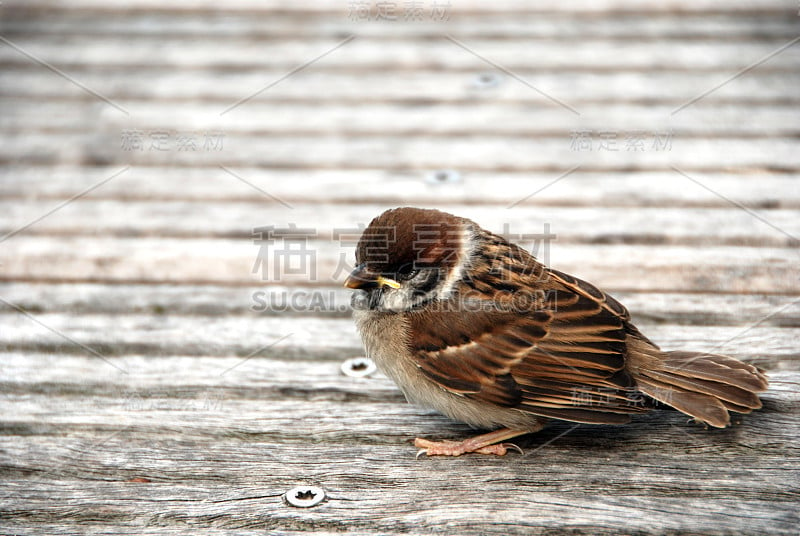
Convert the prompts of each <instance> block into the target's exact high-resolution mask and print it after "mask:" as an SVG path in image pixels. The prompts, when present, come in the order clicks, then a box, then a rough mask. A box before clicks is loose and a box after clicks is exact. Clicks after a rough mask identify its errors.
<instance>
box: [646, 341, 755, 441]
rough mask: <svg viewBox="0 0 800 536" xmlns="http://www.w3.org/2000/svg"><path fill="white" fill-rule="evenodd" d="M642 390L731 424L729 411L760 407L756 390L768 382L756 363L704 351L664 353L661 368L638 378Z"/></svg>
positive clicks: (711, 419)
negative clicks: (750, 363)
mask: <svg viewBox="0 0 800 536" xmlns="http://www.w3.org/2000/svg"><path fill="white" fill-rule="evenodd" d="M636 382H637V385H638V387H639V390H640V391H642V392H643V393H645V394H646V395H648V396H650V397H652V398H654V399H656V400H658V401H659V402H663V403H664V404H667V405H669V406H672V407H673V408H675V409H677V410H679V411H682V412H683V413H686V414H687V415H691V416H692V417H694V418H696V419H698V420H700V421H703V422H705V423H707V424H709V425H711V426H715V427H718V428H724V427H725V426H727V425H729V424H730V415H729V414H728V411H735V412H737V413H750V411H752V410H754V409H758V408H760V407H761V401H760V400H759V398H758V395H757V393H760V392H762V391H765V390H766V389H767V386H768V381H767V378H766V376H765V375H764V373H763V372H762V371H761V370H759V369H758V368H756V367H754V366H753V365H749V364H747V363H743V362H741V361H739V360H737V359H734V358H732V357H727V356H723V355H716V354H704V353H701V352H683V351H678V352H665V353H664V354H663V361H662V362H661V366H660V367H659V369H658V370H652V369H646V370H641V371H640V372H639V376H638V377H637V379H636Z"/></svg>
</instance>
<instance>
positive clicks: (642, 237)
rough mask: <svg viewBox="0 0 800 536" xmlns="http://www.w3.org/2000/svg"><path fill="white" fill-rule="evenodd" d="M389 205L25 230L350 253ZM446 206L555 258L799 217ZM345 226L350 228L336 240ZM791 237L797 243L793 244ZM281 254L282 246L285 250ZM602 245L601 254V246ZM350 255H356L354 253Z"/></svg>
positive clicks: (737, 235) (146, 211) (705, 236)
mask: <svg viewBox="0 0 800 536" xmlns="http://www.w3.org/2000/svg"><path fill="white" fill-rule="evenodd" d="M354 187H356V186H355V185H354ZM53 204H54V202H53V201H25V202H23V203H21V202H20V200H18V199H14V200H8V201H4V200H2V199H0V214H2V215H3V216H2V217H0V236H2V235H5V234H7V233H13V232H14V231H15V230H17V229H20V228H22V227H24V226H26V225H27V224H29V223H30V222H31V220H32V219H33V218H34V217H35V215H39V214H46V213H47V212H48V211H49V210H51V209H52V208H53ZM386 208H387V207H385V206H383V205H371V204H367V203H360V204H352V203H347V204H336V205H330V206H323V207H320V206H319V205H318V204H310V203H308V202H303V203H302V204H296V203H295V204H292V205H291V208H289V207H286V206H283V205H280V204H275V205H265V204H264V203H210V202H201V203H191V202H185V201H134V202H131V201H122V200H121V201H95V200H77V201H74V202H73V203H71V204H69V205H67V206H65V207H64V208H63V209H61V210H59V211H58V215H57V216H54V217H52V218H45V219H43V220H42V221H41V222H37V223H36V224H35V225H33V226H31V227H30V228H26V229H25V231H24V233H25V235H26V236H80V235H88V236H98V235H102V236H106V237H109V236H120V237H131V236H138V237H163V238H184V237H185V238H204V237H217V238H239V239H243V240H251V239H253V232H254V231H253V229H254V228H256V227H262V226H264V225H274V226H275V227H276V228H286V227H287V226H288V225H289V224H290V223H294V224H297V225H298V226H299V227H302V228H311V229H312V230H313V234H312V236H316V237H318V238H320V239H327V240H332V241H333V244H334V245H338V244H339V243H340V238H344V239H347V240H348V241H350V243H349V244H348V243H347V242H344V243H342V245H343V246H346V247H350V248H352V246H353V245H354V243H353V241H354V240H355V239H356V238H357V237H358V235H359V230H358V228H359V226H366V225H367V224H368V223H369V222H370V221H371V220H372V218H374V217H375V216H377V215H378V214H380V213H381V212H383V211H384V210H385V209H386ZM443 208H446V210H447V211H449V212H452V213H453V214H458V215H459V216H464V217H468V218H471V219H473V220H475V221H476V222H479V224H480V225H481V226H482V227H484V228H486V229H488V230H490V231H492V232H494V233H497V234H501V235H502V234H505V235H508V236H509V239H511V240H512V241H515V242H518V243H519V244H520V245H522V246H523V247H525V248H526V249H527V250H529V251H530V250H532V248H535V251H536V252H537V254H538V255H540V256H541V255H542V252H543V251H547V252H549V251H551V250H552V249H554V248H559V247H560V246H561V245H562V244H572V243H589V244H631V245H636V244H641V245H649V244H671V245H694V246H697V245H703V246H708V245H742V246H755V247H767V246H771V247H800V217H799V216H800V211H798V210H796V209H791V210H788V209H771V210H764V211H761V212H760V213H758V215H759V217H760V218H763V219H766V220H767V221H768V222H769V224H766V223H764V222H763V221H761V220H759V219H757V218H756V217H754V216H753V215H752V214H750V213H748V212H745V211H744V210H741V209H740V208H739V207H733V206H729V208H716V209H706V208H702V209H701V208H686V207H680V208H661V207H639V208H637V209H636V210H624V209H621V208H619V207H598V208H595V207H537V208H536V209H535V210H530V209H517V210H505V209H502V208H498V207H486V206H483V205H451V206H447V207H443ZM309 222H314V223H315V224H314V225H310V224H309ZM545 226H546V227H545ZM342 229H352V230H351V231H350V232H349V233H347V234H346V235H342V236H340V235H339V233H341V230H342ZM523 235H525V236H523ZM533 235H535V236H533ZM792 236H794V237H797V239H796V240H794V239H792V238H791V237H792ZM275 247H276V248H277V249H280V247H281V246H280V245H278V246H275ZM598 247H599V249H600V250H601V249H603V246H598ZM343 251H344V250H343ZM346 251H347V256H348V258H351V257H352V251H351V250H349V249H348V250H346ZM798 254H800V251H798ZM546 255H549V253H546ZM337 257H339V256H338V255H337Z"/></svg>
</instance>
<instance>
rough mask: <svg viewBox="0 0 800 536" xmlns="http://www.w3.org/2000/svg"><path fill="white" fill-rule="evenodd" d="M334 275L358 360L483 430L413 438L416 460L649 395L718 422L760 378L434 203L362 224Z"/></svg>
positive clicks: (760, 384)
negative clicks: (362, 352)
mask: <svg viewBox="0 0 800 536" xmlns="http://www.w3.org/2000/svg"><path fill="white" fill-rule="evenodd" d="M344 284H345V286H346V287H348V288H351V289H356V290H357V292H356V293H355V294H354V296H353V317H354V320H355V323H356V326H357V328H358V331H359V333H360V335H361V338H362V341H363V344H364V347H365V349H366V353H367V355H368V357H370V358H371V359H372V360H373V361H374V362H375V364H376V365H377V366H378V368H379V369H380V370H382V371H383V372H384V373H385V374H386V375H387V376H388V377H389V378H391V379H392V380H393V381H394V382H395V383H396V384H397V386H398V387H399V388H400V390H401V391H402V392H403V393H404V394H405V396H406V398H407V399H408V401H409V402H411V403H414V404H418V405H421V406H425V407H429V408H433V409H435V410H437V411H439V412H440V413H442V414H444V415H446V416H448V417H450V418H451V419H454V420H456V421H460V422H463V423H466V424H468V425H470V426H471V427H473V428H476V429H482V430H490V431H489V432H488V433H483V434H481V435H477V436H475V437H470V438H468V439H465V440H463V441H432V440H428V439H422V438H417V439H416V440H415V442H414V444H415V445H416V446H417V447H418V448H419V449H420V450H419V452H418V453H417V455H418V456H419V455H420V454H422V453H425V454H427V455H429V456H434V455H440V456H459V455H462V454H466V453H480V454H493V455H504V454H505V453H506V452H507V451H508V449H509V448H517V449H518V447H516V446H515V445H512V444H508V443H506V441H508V440H510V439H512V438H514V437H518V436H520V435H524V434H529V433H533V432H536V431H538V430H540V429H542V428H543V427H544V425H545V423H546V422H547V421H548V420H549V419H560V420H565V421H572V422H577V423H588V424H625V423H627V422H629V421H630V420H631V416H632V415H636V414H640V413H644V412H647V411H649V410H651V409H652V408H654V407H655V406H656V405H657V403H659V402H660V403H662V404H666V405H668V406H671V407H673V408H675V409H677V410H678V411H681V412H683V413H685V414H687V415H689V416H691V417H693V418H694V419H695V420H696V421H699V422H702V423H705V424H707V425H710V426H714V427H719V428H723V427H725V426H728V425H729V424H730V415H729V412H730V411H734V412H738V413H749V412H750V411H751V410H754V409H758V408H760V407H761V401H760V400H759V397H758V394H757V393H760V392H762V391H764V390H766V389H767V385H768V382H767V378H766V376H765V375H764V373H763V371H761V370H760V369H758V368H756V367H755V366H753V365H749V364H746V363H744V362H741V361H738V360H736V359H734V358H731V357H727V356H723V355H716V354H707V353H700V352H688V351H664V350H661V349H660V348H659V347H658V346H657V345H656V344H655V343H653V342H652V341H651V340H650V339H648V338H647V337H645V336H644V335H643V334H642V333H641V332H640V331H639V330H638V329H637V328H636V326H634V325H633V323H632V322H631V316H630V314H629V313H628V310H627V309H626V308H625V307H623V306H622V304H620V303H619V302H618V301H617V300H615V299H614V298H613V297H611V296H609V295H608V294H606V293H605V292H603V291H601V290H599V289H598V288H597V287H595V286H594V285H592V284H590V283H587V282H586V281H583V280H581V279H578V278H577V277H573V276H571V275H568V274H565V273H563V272H560V271H558V270H555V269H552V268H548V267H547V266H545V265H544V264H542V263H540V262H539V261H538V260H536V258H534V257H533V256H532V255H531V254H530V253H528V252H527V251H526V250H525V249H523V248H521V247H519V246H517V245H515V244H512V243H510V242H509V241H507V240H506V239H504V238H503V237H501V236H498V235H496V234H493V233H490V232H489V231H486V230H485V229H482V228H481V227H480V226H479V225H478V224H477V223H475V222H473V221H471V220H469V219H466V218H460V217H457V216H454V215H452V214H448V213H445V212H440V211H438V210H431V209H421V208H413V207H401V208H396V209H392V210H387V211H386V212H384V213H383V214H381V215H379V216H378V217H376V218H375V219H374V220H372V222H371V223H370V224H369V226H368V227H367V228H366V229H365V230H364V233H363V234H362V236H361V238H360V239H359V242H358V245H357V247H356V267H355V269H354V270H353V271H352V273H351V274H350V275H349V276H348V278H347V280H346V281H345V283H344Z"/></svg>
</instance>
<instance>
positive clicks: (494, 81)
mask: <svg viewBox="0 0 800 536" xmlns="http://www.w3.org/2000/svg"><path fill="white" fill-rule="evenodd" d="M502 80H503V79H502V77H501V76H500V75H499V74H497V73H491V72H486V73H480V74H477V75H475V78H473V79H472V87H474V88H477V89H489V88H493V87H497V86H499V85H500V82H501V81H502Z"/></svg>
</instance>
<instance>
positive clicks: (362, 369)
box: [341, 357, 377, 378]
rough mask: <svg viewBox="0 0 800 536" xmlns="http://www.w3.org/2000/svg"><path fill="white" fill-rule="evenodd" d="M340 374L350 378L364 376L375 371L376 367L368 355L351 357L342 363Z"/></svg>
mask: <svg viewBox="0 0 800 536" xmlns="http://www.w3.org/2000/svg"><path fill="white" fill-rule="evenodd" d="M341 369H342V374H344V375H345V376H350V377H351V378H365V377H367V376H369V375H370V374H372V373H373V372H375V371H376V370H377V367H376V366H375V363H374V362H373V361H372V359H370V358H368V357H353V358H351V359H346V360H345V361H344V362H343V363H342V367H341Z"/></svg>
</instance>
